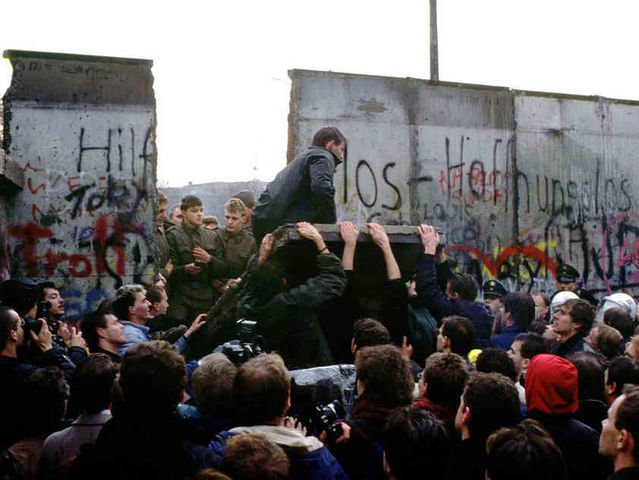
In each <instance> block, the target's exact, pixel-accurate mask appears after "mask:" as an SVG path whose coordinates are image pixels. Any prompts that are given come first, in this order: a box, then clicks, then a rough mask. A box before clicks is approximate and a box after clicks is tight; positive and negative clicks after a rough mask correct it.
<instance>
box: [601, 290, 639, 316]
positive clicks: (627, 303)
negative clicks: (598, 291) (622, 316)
mask: <svg viewBox="0 0 639 480" xmlns="http://www.w3.org/2000/svg"><path fill="white" fill-rule="evenodd" d="M613 307H622V308H623V309H624V310H626V312H628V313H629V314H630V317H631V318H632V319H633V320H634V319H635V315H637V304H636V303H635V301H634V300H633V298H632V297H631V296H630V295H628V294H627V293H621V292H618V293H613V294H612V295H608V296H607V297H604V303H603V305H602V306H601V313H602V314H603V312H605V311H606V310H608V309H610V308H613Z"/></svg>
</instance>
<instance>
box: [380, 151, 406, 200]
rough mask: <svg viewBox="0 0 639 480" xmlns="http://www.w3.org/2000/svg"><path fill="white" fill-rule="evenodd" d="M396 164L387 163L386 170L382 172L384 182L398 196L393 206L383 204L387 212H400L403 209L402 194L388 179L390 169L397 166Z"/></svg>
mask: <svg viewBox="0 0 639 480" xmlns="http://www.w3.org/2000/svg"><path fill="white" fill-rule="evenodd" d="M395 165H396V164H395V162H391V163H387V164H386V165H385V166H384V170H382V176H383V177H384V181H385V182H386V184H387V185H389V186H390V187H391V188H392V189H393V190H395V194H396V195H397V200H395V204H394V205H393V206H389V205H385V204H383V203H382V208H385V209H387V210H399V209H400V208H402V194H401V193H400V192H399V188H397V187H396V186H395V185H393V184H392V183H391V181H390V180H389V179H388V169H389V168H393V167H394V166H395Z"/></svg>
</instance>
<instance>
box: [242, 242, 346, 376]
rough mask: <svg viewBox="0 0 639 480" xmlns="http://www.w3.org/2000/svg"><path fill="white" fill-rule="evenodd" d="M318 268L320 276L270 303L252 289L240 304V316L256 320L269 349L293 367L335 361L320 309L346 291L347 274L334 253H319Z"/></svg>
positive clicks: (326, 363)
mask: <svg viewBox="0 0 639 480" xmlns="http://www.w3.org/2000/svg"><path fill="white" fill-rule="evenodd" d="M317 268H318V274H317V276H315V277H311V278H309V279H308V280H306V282H304V283H303V284H302V285H300V286H298V287H295V288H293V289H291V290H288V291H283V292H281V293H279V294H277V295H275V296H274V297H273V298H271V299H269V301H268V302H266V303H260V301H259V300H258V298H257V297H256V296H255V295H254V294H253V293H252V292H249V294H248V295H247V296H245V297H243V298H242V299H241V300H240V301H239V303H238V306H237V314H238V318H246V319H248V320H254V321H256V322H257V325H258V333H259V334H260V335H262V337H263V338H264V342H265V345H264V346H265V347H266V350H267V351H272V350H276V351H277V352H278V353H279V354H280V355H281V356H282V358H283V359H284V361H285V362H286V366H287V367H288V368H289V369H293V368H305V367H313V366H318V365H330V364H331V363H332V357H331V352H330V349H329V348H328V344H327V342H326V338H325V337H324V334H323V332H322V329H321V326H320V324H319V321H318V319H317V313H316V312H317V309H318V308H319V307H320V306H321V305H322V304H323V303H324V302H326V301H328V300H330V299H332V298H335V297H339V296H340V295H341V294H342V293H343V292H344V289H345V288H346V274H345V273H344V270H343V268H342V264H341V260H340V259H339V258H338V257H336V256H335V255H333V254H332V253H329V254H319V255H317Z"/></svg>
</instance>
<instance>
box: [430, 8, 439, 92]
mask: <svg viewBox="0 0 639 480" xmlns="http://www.w3.org/2000/svg"><path fill="white" fill-rule="evenodd" d="M430 79H431V80H434V81H436V82H438V81H439V53H438V49H437V0H430Z"/></svg>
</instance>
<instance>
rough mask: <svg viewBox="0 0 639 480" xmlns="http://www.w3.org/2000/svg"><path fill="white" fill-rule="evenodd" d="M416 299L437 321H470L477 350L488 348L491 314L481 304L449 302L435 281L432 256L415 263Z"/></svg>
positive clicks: (460, 301)
mask: <svg viewBox="0 0 639 480" xmlns="http://www.w3.org/2000/svg"><path fill="white" fill-rule="evenodd" d="M417 297H418V299H419V301H420V302H421V303H423V304H424V305H425V306H426V308H427V309H428V310H429V311H430V313H431V314H432V315H433V316H434V317H435V318H436V319H437V320H438V321H440V320H441V319H442V318H444V317H447V316H449V315H461V316H462V317H466V318H468V319H470V321H471V322H472V323H473V326H474V327H475V345H476V346H477V348H485V347H489V346H490V330H491V328H492V326H493V319H494V317H493V314H492V312H491V311H490V309H489V308H488V307H487V306H486V305H484V304H483V303H479V302H473V301H469V300H464V299H462V298H457V299H455V300H449V299H448V298H447V297H446V295H445V294H444V292H443V291H442V289H441V287H440V285H439V283H438V281H437V274H436V272H435V257H434V256H433V255H427V254H424V255H422V257H421V258H420V259H419V262H418V263H417Z"/></svg>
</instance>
